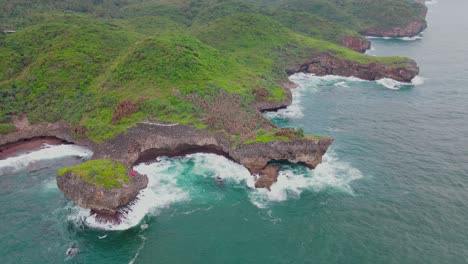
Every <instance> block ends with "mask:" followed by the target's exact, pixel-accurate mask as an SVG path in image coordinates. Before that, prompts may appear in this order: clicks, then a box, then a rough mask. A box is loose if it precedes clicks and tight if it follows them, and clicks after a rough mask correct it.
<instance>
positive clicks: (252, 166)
mask: <svg viewBox="0 0 468 264" xmlns="http://www.w3.org/2000/svg"><path fill="white" fill-rule="evenodd" d="M267 2H268V7H266V3H267ZM0 3H1V4H2V6H4V7H3V9H4V10H5V14H4V15H3V16H2V17H1V18H0V30H1V32H2V34H0V150H1V151H2V152H5V153H8V149H9V148H11V147H12V146H14V147H15V148H18V144H19V142H22V141H31V140H35V139H41V140H44V139H45V138H46V139H47V138H51V139H53V140H55V141H57V139H60V140H63V141H64V142H68V143H74V144H79V145H83V146H86V147H88V148H90V149H91V150H93V152H94V156H93V160H90V161H87V162H84V163H82V164H81V165H78V166H75V167H70V168H64V169H62V170H60V171H59V172H58V175H57V182H58V186H59V188H60V189H61V190H62V191H63V192H64V194H65V196H66V197H68V198H69V199H71V200H73V201H74V202H75V203H77V204H78V205H80V206H82V207H85V208H90V209H92V210H93V211H94V212H95V213H96V214H98V215H100V216H102V218H101V219H103V221H118V218H117V220H116V218H115V214H116V213H117V209H118V208H120V207H122V206H125V205H127V204H128V203H130V202H132V200H133V199H134V198H135V197H136V195H137V194H138V192H139V191H140V190H141V189H144V188H146V185H147V181H148V179H147V178H146V176H145V175H140V174H138V173H136V172H135V171H133V170H132V169H131V168H132V166H133V165H134V164H136V163H138V162H143V161H149V160H152V159H155V158H156V157H159V156H163V155H164V156H179V155H185V154H188V153H195V152H210V153H216V154H219V155H224V156H226V157H228V158H230V159H232V160H234V161H236V162H238V163H240V164H242V165H243V166H245V167H246V168H247V169H248V170H249V171H250V172H251V173H252V174H259V180H258V182H257V184H256V187H259V188H269V187H270V186H271V184H273V183H274V182H275V181H276V177H277V176H278V169H277V167H275V166H274V165H271V164H270V163H271V162H272V161H289V162H292V163H302V164H304V165H306V166H308V167H310V168H314V167H315V166H317V165H318V164H319V163H320V162H321V159H322V156H323V155H324V154H325V152H326V151H327V148H328V147H329V146H330V144H331V143H332V141H333V139H331V138H329V137H326V136H318V135H306V134H304V132H303V131H302V130H297V129H288V128H278V127H277V126H276V125H274V124H273V123H272V122H271V121H269V120H268V119H266V118H265V117H264V116H263V115H262V112H263V111H275V110H278V109H281V108H285V107H287V106H289V105H290V104H291V101H292V95H291V89H294V88H295V84H294V83H291V82H290V81H289V79H288V76H290V75H292V74H295V73H299V72H304V73H312V74H316V75H320V76H323V75H340V76H354V77H358V78H361V79H365V80H378V79H382V78H391V79H394V80H397V81H400V82H411V80H412V79H413V78H414V77H415V76H416V75H417V74H418V73H419V68H418V66H417V64H416V62H414V61H412V60H411V59H409V58H404V57H375V56H369V55H365V54H363V52H365V51H366V50H367V49H369V48H370V45H371V44H370V42H369V41H368V40H367V39H366V36H375V37H413V36H415V35H418V34H419V33H420V32H421V31H423V30H424V29H425V28H426V27H427V23H426V21H425V16H426V13H427V8H426V7H425V6H424V4H423V3H421V2H420V1H415V2H413V1H407V0H278V1H275V0H274V1H264V0H245V1H231V0H226V1H223V0H201V1H186V0H178V1H164V0H161V1H145V0H139V1H137V0H134V1H132V0H125V1H124V0H121V1H99V4H96V3H94V1H91V0H77V1H72V2H62V1H39V2H34V3H30V1H25V0H21V1H14V4H12V3H13V1H11V0H0ZM59 142H61V141H59Z"/></svg>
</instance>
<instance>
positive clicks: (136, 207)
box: [70, 158, 190, 230]
mask: <svg viewBox="0 0 468 264" xmlns="http://www.w3.org/2000/svg"><path fill="white" fill-rule="evenodd" d="M134 169H135V170H136V171H138V172H139V173H141V174H145V175H147V176H148V187H147V188H146V189H144V190H142V191H140V193H139V194H138V196H137V198H136V200H135V202H134V203H133V204H131V205H129V206H128V207H127V208H124V212H123V214H122V215H121V218H120V220H121V222H120V223H119V224H112V223H103V222H100V221H98V220H97V219H96V217H95V216H94V215H91V211H90V210H88V209H83V208H80V207H77V208H76V209H77V210H75V212H73V213H72V214H71V215H70V220H72V221H75V222H76V223H78V224H79V223H85V224H86V225H87V226H90V227H93V228H97V229H105V230H126V229H129V228H132V227H134V226H137V225H138V224H139V223H140V222H141V221H142V220H143V218H144V217H145V216H146V215H147V214H153V215H157V214H158V213H159V212H160V211H161V210H162V209H164V208H167V207H169V206H170V205H171V204H173V203H176V202H180V201H184V200H189V198H190V196H189V193H188V192H187V191H186V190H184V189H182V188H181V187H179V186H178V185H177V175H179V174H181V173H182V172H183V169H184V168H183V166H181V165H179V164H177V163H175V162H171V160H170V159H165V158H163V159H161V160H160V161H159V162H156V163H153V164H140V165H138V166H136V167H134Z"/></svg>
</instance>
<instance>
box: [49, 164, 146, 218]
mask: <svg viewBox="0 0 468 264" xmlns="http://www.w3.org/2000/svg"><path fill="white" fill-rule="evenodd" d="M129 179H130V181H129V182H128V183H122V185H121V186H120V187H119V188H104V187H99V186H96V185H94V184H91V183H88V182H86V181H84V180H83V179H82V177H80V176H79V175H76V174H75V173H73V172H72V171H68V172H66V173H65V174H64V175H61V176H57V185H58V187H59V188H60V190H62V192H63V193H64V195H65V197H67V198H68V199H70V200H72V201H73V202H74V203H75V204H77V205H79V206H81V207H83V208H89V209H91V210H92V212H93V213H95V214H97V215H98V216H99V217H100V218H99V217H98V220H99V219H101V220H102V221H103V222H108V220H109V222H117V223H118V222H119V220H118V218H115V216H116V215H117V214H118V210H119V209H120V208H122V207H124V206H126V205H128V204H129V203H131V202H132V201H133V200H134V199H135V197H136V196H137V195H138V193H139V192H140V190H142V189H144V188H146V187H147V185H148V178H147V177H146V176H145V175H141V174H137V175H136V176H134V177H130V178H129ZM116 219H117V220H116Z"/></svg>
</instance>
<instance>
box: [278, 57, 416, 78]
mask: <svg viewBox="0 0 468 264" xmlns="http://www.w3.org/2000/svg"><path fill="white" fill-rule="evenodd" d="M287 72H288V74H294V73H297V72H305V73H313V74H316V75H318V76H324V75H339V76H346V77H350V76H354V77H358V78H361V79H364V80H371V81H372V80H378V79H382V78H391V79H394V80H396V81H400V82H411V80H412V79H413V78H414V77H415V76H416V75H418V73H419V67H418V66H417V64H416V62H414V61H412V60H409V61H408V62H407V63H405V64H402V65H398V64H397V65H386V64H380V63H367V64H365V63H359V62H355V61H350V60H345V59H339V58H336V57H334V56H331V55H329V54H326V53H324V54H320V55H317V56H314V57H312V58H311V59H310V60H309V61H307V62H306V63H304V64H302V65H299V66H295V67H291V68H289V69H288V70H287Z"/></svg>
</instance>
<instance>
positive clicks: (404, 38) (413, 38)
mask: <svg viewBox="0 0 468 264" xmlns="http://www.w3.org/2000/svg"><path fill="white" fill-rule="evenodd" d="M366 38H367V39H386V40H391V39H393V40H403V41H416V40H421V39H423V35H422V33H420V34H419V35H416V36H414V37H400V38H394V37H373V36H366Z"/></svg>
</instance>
